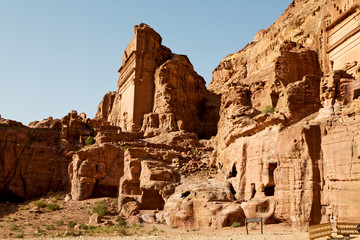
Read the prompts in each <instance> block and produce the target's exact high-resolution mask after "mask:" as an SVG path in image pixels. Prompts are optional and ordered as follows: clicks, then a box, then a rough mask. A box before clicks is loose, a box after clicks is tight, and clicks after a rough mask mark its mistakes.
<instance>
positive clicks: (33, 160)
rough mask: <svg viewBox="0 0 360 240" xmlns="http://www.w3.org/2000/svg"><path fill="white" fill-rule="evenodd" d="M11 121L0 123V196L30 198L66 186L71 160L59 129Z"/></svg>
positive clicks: (9, 198)
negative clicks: (64, 147)
mask: <svg viewBox="0 0 360 240" xmlns="http://www.w3.org/2000/svg"><path fill="white" fill-rule="evenodd" d="M12 125H13V126H11V127H9V126H5V125H0V199H1V200H10V201H11V200H15V201H16V200H21V199H31V198H34V197H38V196H42V195H45V194H47V193H48V192H50V191H60V190H66V189H67V187H68V178H67V173H66V168H67V164H68V162H67V158H66V157H65V156H64V155H63V151H62V149H61V145H60V144H59V132H58V131H55V130H46V129H45V130H42V129H29V128H27V127H24V126H18V124H17V125H16V126H14V124H12Z"/></svg>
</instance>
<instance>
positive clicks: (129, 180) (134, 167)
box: [119, 148, 180, 211]
mask: <svg viewBox="0 0 360 240" xmlns="http://www.w3.org/2000/svg"><path fill="white" fill-rule="evenodd" d="M176 157H177V154H176V153H174V152H162V151H160V152H147V151H146V150H143V149H139V148H129V149H127V150H126V152H125V157H124V173H125V174H124V176H123V177H122V178H121V179H120V186H119V196H121V198H120V201H119V209H120V211H122V208H123V204H126V202H124V201H123V199H124V197H125V196H128V197H130V198H132V199H133V201H136V202H139V208H140V209H153V210H156V209H160V210H162V209H163V208H164V204H165V200H166V199H167V198H168V197H169V196H170V195H171V194H172V193H173V192H174V189H175V186H176V185H177V184H178V183H179V181H180V176H179V174H178V173H177V171H176V169H175V168H174V167H173V166H171V165H172V160H173V159H174V158H176Z"/></svg>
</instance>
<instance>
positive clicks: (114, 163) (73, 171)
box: [69, 144, 124, 200]
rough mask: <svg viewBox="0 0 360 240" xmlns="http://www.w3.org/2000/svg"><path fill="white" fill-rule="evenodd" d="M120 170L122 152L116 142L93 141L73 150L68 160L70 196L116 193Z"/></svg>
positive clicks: (122, 167)
mask: <svg viewBox="0 0 360 240" xmlns="http://www.w3.org/2000/svg"><path fill="white" fill-rule="evenodd" d="M123 174H124V152H123V150H122V149H121V148H120V147H119V146H114V145H111V144H100V145H97V144H96V145H93V146H90V147H87V148H84V149H82V150H80V151H77V152H76V153H75V154H74V155H73V161H72V162H71V163H70V164H69V176H70V181H71V195H72V198H73V199H74V200H84V199H88V198H91V197H104V196H112V197H116V196H118V187H119V179H120V177H121V176H123Z"/></svg>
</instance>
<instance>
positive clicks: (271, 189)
mask: <svg viewBox="0 0 360 240" xmlns="http://www.w3.org/2000/svg"><path fill="white" fill-rule="evenodd" d="M276 168H277V163H269V165H268V171H269V183H268V184H267V185H266V186H265V188H264V193H265V196H274V195H275V180H274V171H275V169H276Z"/></svg>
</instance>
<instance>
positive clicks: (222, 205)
mask: <svg viewBox="0 0 360 240" xmlns="http://www.w3.org/2000/svg"><path fill="white" fill-rule="evenodd" d="M230 186H231V185H230V184H229V182H227V181H223V182H218V181H211V180H209V181H203V182H200V183H188V182H185V183H183V184H182V185H180V186H179V187H177V188H176V191H175V193H174V194H173V195H172V196H171V197H170V198H169V199H168V201H167V202H166V204H165V208H164V211H165V212H166V217H165V219H166V222H167V224H169V225H176V226H179V227H182V228H193V227H201V228H203V227H205V228H206V227H215V228H220V227H225V226H231V224H232V223H233V222H241V223H244V212H243V210H242V208H241V206H240V204H236V203H232V201H233V200H234V196H233V194H232V192H231V187H230Z"/></svg>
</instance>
